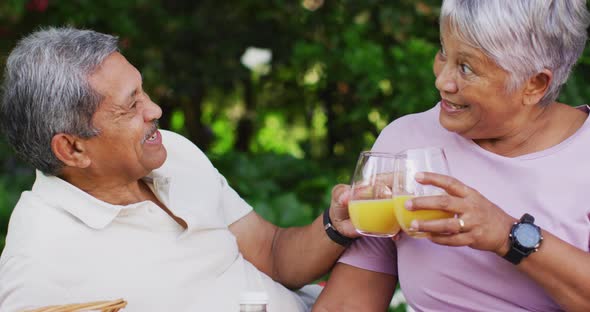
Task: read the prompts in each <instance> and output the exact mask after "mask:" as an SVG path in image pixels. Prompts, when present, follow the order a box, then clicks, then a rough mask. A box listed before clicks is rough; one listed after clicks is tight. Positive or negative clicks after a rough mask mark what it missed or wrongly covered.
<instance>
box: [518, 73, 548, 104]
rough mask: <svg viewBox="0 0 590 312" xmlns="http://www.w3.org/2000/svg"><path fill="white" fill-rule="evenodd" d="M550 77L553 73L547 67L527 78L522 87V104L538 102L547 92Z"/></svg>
mask: <svg viewBox="0 0 590 312" xmlns="http://www.w3.org/2000/svg"><path fill="white" fill-rule="evenodd" d="M552 79H553V73H552V72H551V71H550V70H549V69H544V70H543V71H541V72H540V73H537V74H535V75H534V76H532V77H531V78H529V80H528V81H527V82H526V85H525V88H524V99H523V101H524V104H525V105H536V104H537V103H539V101H540V100H541V99H542V98H543V96H544V95H545V93H547V89H548V88H549V84H550V83H551V80H552Z"/></svg>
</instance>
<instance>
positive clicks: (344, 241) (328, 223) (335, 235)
mask: <svg viewBox="0 0 590 312" xmlns="http://www.w3.org/2000/svg"><path fill="white" fill-rule="evenodd" d="M324 230H326V234H328V237H329V238H330V239H331V240H332V241H333V242H334V243H336V244H338V245H341V246H343V247H348V246H350V244H352V242H353V241H354V239H353V238H350V237H346V236H344V235H342V234H340V233H339V232H338V231H336V228H335V227H334V226H333V225H332V220H330V208H328V209H326V210H325V211H324Z"/></svg>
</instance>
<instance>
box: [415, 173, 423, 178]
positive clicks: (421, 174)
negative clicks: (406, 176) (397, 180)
mask: <svg viewBox="0 0 590 312" xmlns="http://www.w3.org/2000/svg"><path fill="white" fill-rule="evenodd" d="M414 178H415V179H416V180H422V179H424V173H423V172H418V173H416V174H415V175H414Z"/></svg>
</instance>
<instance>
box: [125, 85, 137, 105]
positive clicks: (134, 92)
mask: <svg viewBox="0 0 590 312" xmlns="http://www.w3.org/2000/svg"><path fill="white" fill-rule="evenodd" d="M137 93H139V89H138V88H135V89H133V91H131V92H130V93H129V95H128V96H127V100H128V101H129V102H131V101H133V99H135V97H136V96H137Z"/></svg>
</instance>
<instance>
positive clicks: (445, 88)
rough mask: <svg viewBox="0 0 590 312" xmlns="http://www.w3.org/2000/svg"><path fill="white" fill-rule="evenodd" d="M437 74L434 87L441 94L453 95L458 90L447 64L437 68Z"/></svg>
mask: <svg viewBox="0 0 590 312" xmlns="http://www.w3.org/2000/svg"><path fill="white" fill-rule="evenodd" d="M437 71H438V74H436V73H435V75H436V80H435V82H434V85H435V86H436V88H437V89H438V91H440V92H441V93H443V92H444V93H455V92H457V90H458V87H457V83H456V81H455V76H454V73H453V72H452V71H451V69H450V68H448V66H447V64H444V65H443V66H441V67H440V68H438V70H437Z"/></svg>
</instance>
